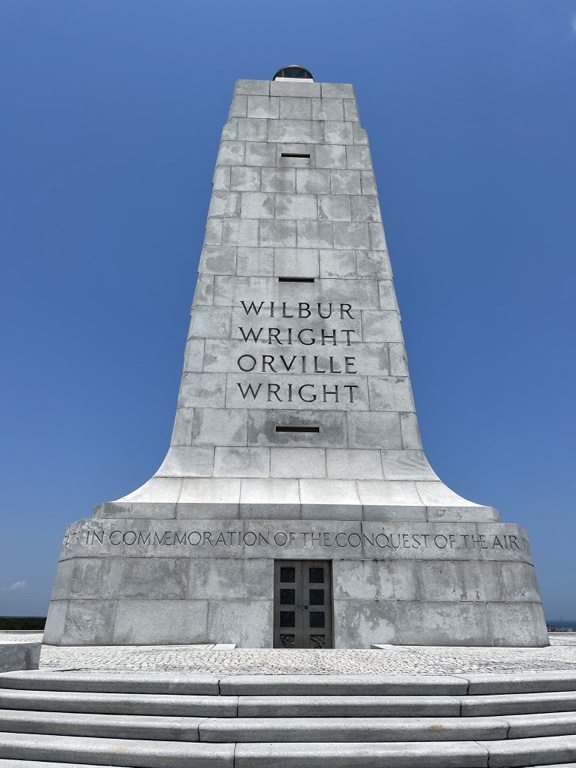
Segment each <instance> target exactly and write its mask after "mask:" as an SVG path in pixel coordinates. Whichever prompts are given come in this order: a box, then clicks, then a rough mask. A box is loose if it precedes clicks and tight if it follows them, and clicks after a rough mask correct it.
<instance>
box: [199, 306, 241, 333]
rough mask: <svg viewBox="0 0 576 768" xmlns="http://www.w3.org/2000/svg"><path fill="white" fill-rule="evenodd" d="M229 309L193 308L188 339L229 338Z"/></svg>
mask: <svg viewBox="0 0 576 768" xmlns="http://www.w3.org/2000/svg"><path fill="white" fill-rule="evenodd" d="M230 319H231V313H230V309H229V308H227V307H212V306H210V307H195V308H194V311H193V313H192V317H191V319H190V332H189V337H190V338H199V339H227V338H229V337H230Z"/></svg>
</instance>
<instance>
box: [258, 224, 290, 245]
mask: <svg viewBox="0 0 576 768" xmlns="http://www.w3.org/2000/svg"><path fill="white" fill-rule="evenodd" d="M260 245H263V246H269V247H270V246H271V247H276V248H295V247H296V222H295V221H263V222H261V224H260Z"/></svg>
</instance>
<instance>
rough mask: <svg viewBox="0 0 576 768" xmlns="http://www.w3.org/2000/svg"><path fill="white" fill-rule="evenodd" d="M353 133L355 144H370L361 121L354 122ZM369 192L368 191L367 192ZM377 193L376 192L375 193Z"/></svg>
mask: <svg viewBox="0 0 576 768" xmlns="http://www.w3.org/2000/svg"><path fill="white" fill-rule="evenodd" d="M347 115H350V109H349V108H348V110H347ZM352 135H353V137H354V144H368V134H367V133H366V131H365V130H364V128H362V127H361V126H360V123H357V122H356V123H352ZM365 194H368V193H365ZM374 194H376V193H374Z"/></svg>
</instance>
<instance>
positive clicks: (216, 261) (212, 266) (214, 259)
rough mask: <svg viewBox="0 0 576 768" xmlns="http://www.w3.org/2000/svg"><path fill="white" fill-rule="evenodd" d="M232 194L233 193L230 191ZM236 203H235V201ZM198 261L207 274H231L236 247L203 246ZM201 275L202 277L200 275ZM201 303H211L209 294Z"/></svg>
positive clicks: (238, 197) (233, 270)
mask: <svg viewBox="0 0 576 768" xmlns="http://www.w3.org/2000/svg"><path fill="white" fill-rule="evenodd" d="M227 194H229V193H227ZM232 194H233V193H232ZM236 198H237V204H238V211H240V207H239V206H240V202H239V201H240V195H236ZM235 205H236V203H235ZM201 259H202V260H201V262H200V265H201V266H200V271H201V272H207V273H208V274H209V275H233V274H234V272H235V269H236V248H235V247H234V246H222V245H219V246H210V245H208V246H205V248H204V249H203V250H202V257H201ZM202 277H204V276H203V275H202ZM211 287H212V280H210V289H207V290H210V294H211ZM197 292H198V288H197V289H196V292H195V293H194V299H196V293H197ZM203 298H204V300H203V302H202V303H203V304H211V303H212V302H211V301H209V300H208V298H211V295H210V296H206V295H205V296H204V297H203Z"/></svg>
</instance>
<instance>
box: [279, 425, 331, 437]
mask: <svg viewBox="0 0 576 768" xmlns="http://www.w3.org/2000/svg"><path fill="white" fill-rule="evenodd" d="M276 432H299V433H303V432H307V433H309V434H314V435H317V434H318V433H319V432H320V427H295V426H291V425H288V424H278V426H277V427H276Z"/></svg>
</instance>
